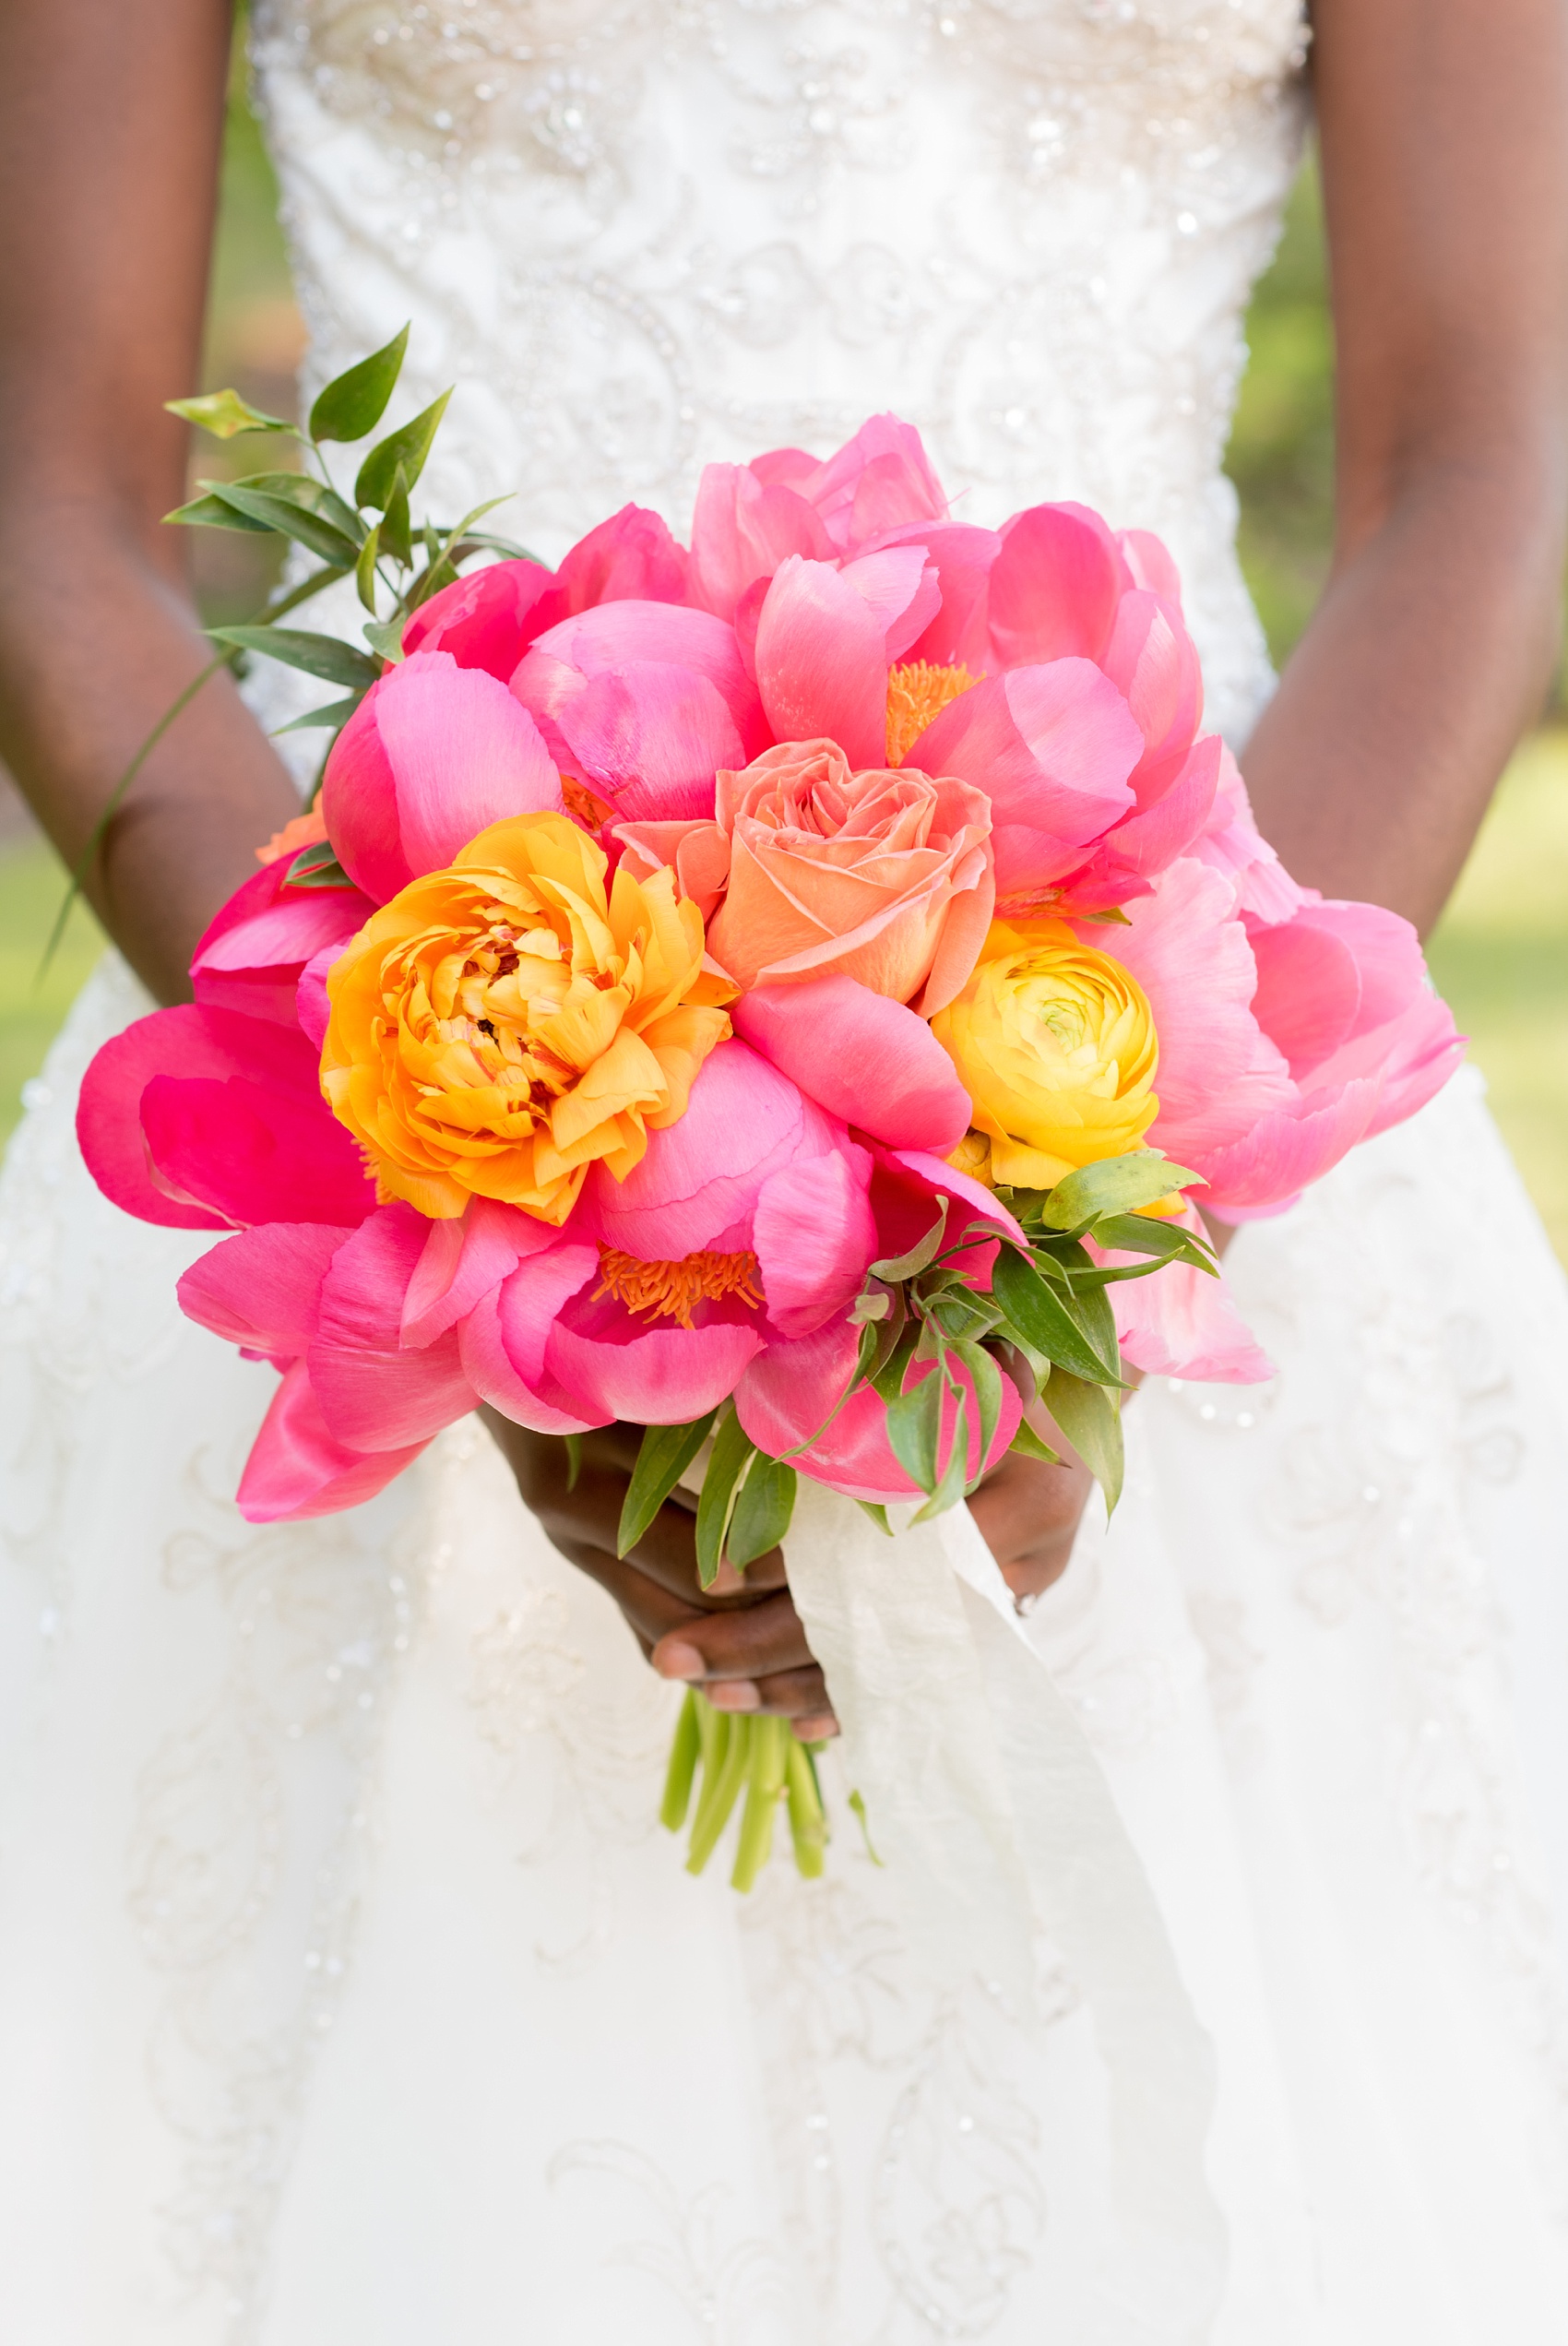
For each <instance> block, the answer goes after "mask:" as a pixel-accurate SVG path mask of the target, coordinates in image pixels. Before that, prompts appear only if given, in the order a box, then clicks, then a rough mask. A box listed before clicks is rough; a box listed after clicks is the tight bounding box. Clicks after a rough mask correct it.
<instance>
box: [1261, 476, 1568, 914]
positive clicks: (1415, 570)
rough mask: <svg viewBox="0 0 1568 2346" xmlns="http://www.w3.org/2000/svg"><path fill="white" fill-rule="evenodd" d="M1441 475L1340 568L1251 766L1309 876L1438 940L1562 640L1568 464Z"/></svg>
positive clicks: (1289, 858)
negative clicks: (1566, 470) (1567, 469)
mask: <svg viewBox="0 0 1568 2346" xmlns="http://www.w3.org/2000/svg"><path fill="white" fill-rule="evenodd" d="M1542 439H1543V442H1544V445H1542V446H1540V447H1538V452H1537V459H1536V461H1535V462H1533V463H1532V462H1529V461H1527V460H1526V461H1523V462H1521V460H1520V452H1519V451H1517V450H1515V452H1514V455H1513V456H1512V458H1510V459H1509V460H1508V461H1506V462H1499V463H1498V464H1497V465H1496V466H1495V467H1492V468H1490V469H1489V468H1488V466H1487V465H1486V464H1485V463H1484V462H1481V463H1472V464H1470V465H1467V466H1466V467H1464V468H1460V467H1457V466H1455V467H1453V468H1443V469H1437V468H1434V472H1433V477H1432V478H1431V480H1430V481H1427V482H1422V483H1420V485H1419V486H1417V487H1416V488H1415V489H1413V490H1412V491H1410V492H1409V493H1408V494H1405V495H1404V496H1403V497H1401V498H1400V499H1399V500H1398V501H1396V504H1395V505H1394V506H1393V507H1392V509H1391V510H1390V512H1389V513H1388V515H1387V517H1386V518H1384V520H1383V521H1382V522H1381V523H1380V524H1379V526H1378V527H1377V528H1376V529H1375V530H1372V532H1371V534H1370V535H1368V536H1367V537H1366V538H1365V539H1364V540H1363V542H1361V543H1360V546H1359V547H1358V548H1357V550H1356V551H1355V553H1354V554H1352V555H1351V556H1350V557H1349V559H1348V560H1347V561H1345V562H1344V563H1343V564H1342V565H1341V566H1338V567H1337V568H1336V572H1335V574H1334V576H1333V578H1331V580H1330V583H1329V586H1328V589H1327V591H1326V592H1325V594H1324V599H1323V601H1322V603H1321V605H1320V606H1319V609H1318V611H1317V613H1316V614H1315V616H1314V617H1313V622H1312V625H1310V627H1309V628H1308V630H1307V632H1306V634H1305V636H1304V637H1302V639H1301V644H1300V646H1299V647H1298V649H1297V650H1296V652H1295V653H1294V655H1293V656H1292V658H1291V660H1290V661H1289V665H1288V666H1287V668H1286V671H1285V673H1284V677H1283V679H1282V681H1281V684H1280V687H1279V691H1278V693H1277V696H1276V697H1275V699H1274V701H1273V702H1272V704H1271V705H1270V707H1269V708H1268V709H1267V710H1266V711H1265V714H1264V717H1263V718H1262V720H1261V721H1260V722H1259V725H1258V727H1257V730H1256V732H1255V733H1254V734H1253V739H1252V741H1251V743H1250V744H1249V745H1248V747H1247V751H1246V754H1245V756H1244V757H1243V759H1242V764H1243V767H1244V769H1245V772H1246V777H1247V783H1248V787H1249V789H1250V791H1251V792H1252V796H1253V804H1254V807H1255V808H1256V811H1257V816H1258V821H1259V824H1260V825H1261V827H1262V828H1263V830H1264V832H1265V835H1266V836H1267V837H1268V838H1269V839H1270V840H1272V841H1273V843H1274V845H1275V846H1276V847H1277V849H1278V851H1279V852H1280V854H1281V855H1282V856H1283V857H1284V859H1285V862H1286V863H1287V864H1288V865H1289V869H1290V870H1291V872H1292V873H1294V875H1296V877H1297V878H1298V879H1300V880H1301V881H1303V882H1305V883H1307V884H1309V885H1310V886H1312V887H1319V888H1321V889H1322V890H1323V891H1324V895H1326V896H1336V897H1343V896H1356V897H1364V898H1367V899H1370V900H1371V901H1372V902H1373V903H1377V904H1386V905H1388V906H1389V907H1391V908H1392V910H1394V911H1396V912H1402V913H1404V914H1405V916H1406V917H1407V918H1408V919H1409V920H1411V921H1414V922H1415V923H1416V924H1417V926H1418V927H1419V928H1420V929H1421V930H1423V931H1425V930H1426V929H1429V928H1430V927H1431V923H1433V922H1434V921H1435V919H1436V918H1437V915H1438V913H1439V912H1440V911H1442V909H1443V902H1444V899H1446V897H1447V895H1448V892H1449V890H1450V889H1451V888H1452V887H1453V885H1454V882H1455V879H1456V878H1457V876H1458V874H1459V870H1460V867H1461V866H1462V864H1463V863H1464V861H1465V857H1466V855H1467V853H1468V851H1469V848H1470V843H1471V841H1472V840H1473V839H1474V837H1475V832H1476V828H1477V826H1478V825H1479V821H1480V819H1481V816H1482V815H1483V814H1484V813H1485V811H1486V805H1487V801H1488V799H1489V798H1490V796H1491V791H1492V788H1493V786H1494V784H1495V782H1496V780H1497V777H1498V775H1499V773H1500V772H1501V771H1502V768H1503V764H1504V762H1505V761H1506V759H1507V757H1508V756H1509V754H1510V752H1511V751H1512V749H1513V748H1514V745H1515V742H1516V741H1517V740H1518V737H1519V735H1520V732H1522V731H1523V730H1524V729H1525V727H1526V725H1528V724H1529V723H1530V722H1531V721H1532V720H1533V719H1534V717H1535V715H1536V713H1537V712H1538V709H1539V707H1540V703H1541V698H1542V696H1543V695H1544V693H1545V691H1546V688H1547V685H1548V684H1549V682H1550V675H1551V670H1552V663H1553V660H1554V657H1555V654H1556V650H1557V645H1558V641H1559V634H1558V629H1559V601H1558V592H1559V581H1560V578H1561V575H1562V508H1563V502H1564V484H1563V480H1562V473H1563V465H1562V458H1561V454H1560V452H1559V451H1558V449H1557V448H1556V447H1555V446H1554V445H1552V444H1551V443H1550V442H1549V441H1545V435H1542Z"/></svg>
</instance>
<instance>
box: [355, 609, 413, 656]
mask: <svg viewBox="0 0 1568 2346" xmlns="http://www.w3.org/2000/svg"><path fill="white" fill-rule="evenodd" d="M407 624H408V623H407V621H406V620H402V619H367V620H366V622H365V624H364V629H363V634H364V639H365V641H366V643H367V644H369V645H370V647H371V649H373V650H374V651H378V652H379V653H380V654H381V657H382V659H383V660H389V661H391V662H392V665H393V666H394V668H396V667H397V666H398V662H399V661H401V660H402V659H403V658H404V652H403V629H404V627H405V626H406V625H407Z"/></svg>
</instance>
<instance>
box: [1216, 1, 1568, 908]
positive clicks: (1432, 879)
mask: <svg viewBox="0 0 1568 2346" xmlns="http://www.w3.org/2000/svg"><path fill="white" fill-rule="evenodd" d="M1312 25H1313V52H1312V54H1313V89H1314V97H1315V102H1316V111H1317V122H1318V139H1319V150H1320V156H1321V161H1322V171H1323V190H1324V218H1325V222H1326V229H1327V239H1328V253H1329V283H1330V292H1331V296H1332V302H1333V311H1334V333H1335V351H1336V400H1335V407H1336V440H1337V450H1336V458H1337V469H1336V559H1335V566H1334V575H1333V578H1332V579H1331V581H1330V584H1329V588H1328V591H1327V593H1326V594H1325V595H1324V600H1323V603H1322V606H1321V608H1320V609H1319V611H1318V613H1317V614H1316V616H1315V617H1314V619H1313V623H1312V625H1311V626H1310V627H1309V628H1308V630H1307V633H1306V635H1305V636H1304V637H1303V638H1302V641H1301V646H1300V648H1299V649H1298V650H1297V652H1296V653H1295V656H1294V657H1293V658H1292V660H1291V661H1290V662H1289V667H1288V668H1287V670H1286V673H1285V677H1284V680H1283V683H1282V684H1281V686H1280V689H1279V693H1278V696H1277V698H1276V700H1275V702H1274V704H1273V706H1272V707H1271V708H1270V709H1269V710H1268V711H1267V713H1266V714H1265V717H1264V719H1263V720H1262V722H1261V723H1260V724H1259V726H1258V729H1257V732H1256V733H1255V735H1254V737H1253V741H1252V742H1251V743H1250V744H1249V745H1248V749H1247V754H1246V756H1245V758H1244V759H1243V765H1244V768H1245V770H1246V775H1247V780H1248V784H1249V786H1250V788H1251V790H1252V792H1253V801H1254V803H1255V804H1256V807H1257V812H1258V819H1259V821H1260V823H1261V824H1262V827H1263V828H1264V831H1265V834H1266V835H1267V836H1268V837H1269V838H1270V839H1271V840H1273V841H1274V843H1275V845H1276V846H1277V848H1278V849H1279V851H1280V853H1281V854H1282V855H1283V856H1284V858H1285V860H1286V862H1287V863H1288V864H1289V866H1290V868H1291V870H1292V871H1293V872H1294V873H1295V874H1296V875H1297V877H1298V878H1300V879H1301V880H1304V881H1306V882H1309V883H1310V884H1312V885H1313V886H1314V887H1320V888H1322V889H1323V890H1324V893H1325V894H1328V895H1334V896H1361V897H1367V898H1370V899H1372V900H1373V901H1374V902H1377V903H1382V904H1386V905H1389V906H1391V907H1393V909H1394V910H1395V911H1399V912H1403V913H1405V914H1407V915H1408V917H1409V918H1410V919H1411V920H1413V921H1415V922H1416V923H1419V924H1420V926H1421V927H1423V928H1426V927H1430V925H1431V923H1432V921H1434V920H1435V919H1436V917H1437V914H1438V912H1439V911H1441V909H1442V906H1443V899H1444V897H1445V896H1446V895H1447V893H1448V890H1449V889H1450V887H1452V886H1453V884H1454V880H1455V876H1456V875H1457V874H1458V871H1459V867H1460V865H1461V864H1462V863H1463V862H1464V859H1465V855H1466V853H1467V850H1468V847H1469V844H1470V841H1471V840H1472V838H1473V837H1474V834H1475V829H1476V826H1477V824H1478V823H1479V820H1480V817H1481V816H1482V814H1483V813H1484V811H1485V807H1486V803H1487V799H1488V797H1489V795H1490V793H1491V789H1492V786H1493V784H1494V783H1495V781H1496V780H1497V777H1498V774H1499V772H1500V771H1501V769H1502V767H1503V762H1504V760H1505V759H1506V757H1507V756H1508V754H1509V752H1510V750H1511V749H1512V748H1513V746H1514V744H1515V741H1516V740H1517V738H1518V735H1519V733H1520V732H1521V731H1522V730H1523V728H1524V727H1525V726H1526V724H1528V723H1529V721H1530V720H1531V719H1532V717H1533V716H1534V714H1535V712H1536V709H1538V705H1539V700H1540V696H1541V693H1542V691H1543V689H1544V687H1545V685H1546V682H1547V679H1548V676H1549V674H1550V667H1551V661H1552V658H1553V654H1554V650H1555V646H1556V621H1555V614H1556V607H1557V596H1558V589H1559V585H1560V581H1561V578H1562V551H1563V518H1564V507H1565V505H1568V482H1565V478H1564V474H1565V465H1564V428H1565V422H1568V140H1565V139H1564V137H1563V135H1562V125H1563V122H1564V120H1565V119H1568V16H1565V15H1564V12H1563V10H1562V6H1561V5H1560V0H1444V5H1443V6H1442V7H1433V6H1431V0H1314V5H1313V9H1312Z"/></svg>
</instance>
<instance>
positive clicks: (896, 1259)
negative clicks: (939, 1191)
mask: <svg viewBox="0 0 1568 2346" xmlns="http://www.w3.org/2000/svg"><path fill="white" fill-rule="evenodd" d="M936 1203H937V1207H938V1209H939V1210H938V1213H937V1217H936V1220H935V1221H933V1222H932V1226H931V1228H930V1229H929V1230H928V1231H927V1232H926V1234H925V1236H924V1237H923V1238H922V1239H921V1241H920V1244H918V1245H915V1246H911V1247H910V1249H909V1253H908V1254H907V1255H886V1256H884V1257H883V1259H882V1260H881V1261H880V1262H877V1263H873V1265H872V1267H871V1268H872V1270H873V1273H874V1274H875V1276H876V1277H877V1278H878V1279H885V1280H900V1279H914V1278H915V1277H916V1276H917V1275H918V1274H919V1273H920V1272H921V1271H922V1270H924V1269H925V1268H926V1267H927V1266H928V1264H931V1263H933V1262H934V1261H935V1260H936V1257H937V1256H938V1255H939V1254H940V1253H941V1251H942V1238H943V1233H944V1231H945V1230H946V1228H947V1200H946V1198H945V1197H942V1196H940V1195H938V1197H937V1200H936Z"/></svg>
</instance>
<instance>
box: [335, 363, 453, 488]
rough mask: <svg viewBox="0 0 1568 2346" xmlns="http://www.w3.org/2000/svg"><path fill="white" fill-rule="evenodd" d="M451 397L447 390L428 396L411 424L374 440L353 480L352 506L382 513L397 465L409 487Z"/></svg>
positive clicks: (403, 425) (413, 480)
mask: <svg viewBox="0 0 1568 2346" xmlns="http://www.w3.org/2000/svg"><path fill="white" fill-rule="evenodd" d="M451 396H452V394H451V392H450V391H443V392H442V394H441V397H440V398H439V399H432V401H431V403H430V405H429V406H428V407H427V408H423V409H422V410H421V411H420V413H419V414H418V415H416V416H415V417H414V419H413V421H412V423H405V424H402V425H400V426H399V428H398V430H397V431H396V432H389V433H388V434H387V435H386V439H385V440H378V441H377V442H376V444H375V446H374V448H372V450H371V452H370V454H369V455H368V456H367V457H366V458H365V460H364V462H363V463H362V465H361V467H360V471H359V478H358V480H357V481H356V482H354V503H355V504H356V505H368V506H376V507H377V508H379V509H380V510H381V511H383V512H385V510H386V506H387V503H388V501H389V499H390V497H391V495H392V491H393V485H394V483H395V482H396V480H397V477H398V466H399V465H401V466H402V468H403V473H404V477H405V478H406V480H407V482H408V484H409V487H410V489H411V488H412V487H413V485H414V483H415V482H416V481H417V480H418V479H419V477H420V474H421V473H422V471H423V470H424V461H425V458H426V457H428V456H429V454H430V444H431V442H432V441H433V440H434V437H435V435H436V431H437V428H438V426H439V424H440V423H441V419H442V417H443V416H444V415H445V412H446V402H447V400H448V399H450V398H451Z"/></svg>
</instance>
